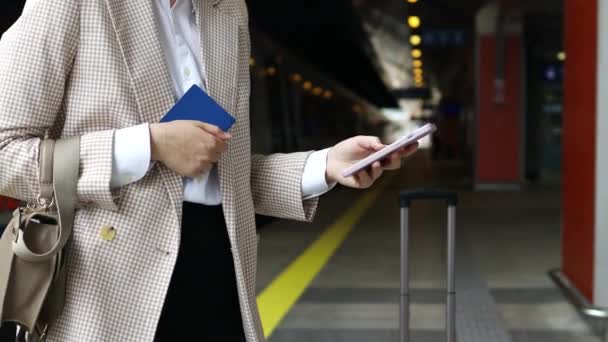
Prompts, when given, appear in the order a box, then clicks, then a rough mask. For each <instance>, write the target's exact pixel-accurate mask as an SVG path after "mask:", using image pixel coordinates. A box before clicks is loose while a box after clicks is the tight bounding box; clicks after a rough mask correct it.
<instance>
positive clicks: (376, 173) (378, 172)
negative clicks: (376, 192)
mask: <svg viewBox="0 0 608 342" xmlns="http://www.w3.org/2000/svg"><path fill="white" fill-rule="evenodd" d="M383 171H384V170H383V169H382V164H381V163H380V162H375V163H374V164H372V168H371V170H370V174H371V180H372V183H373V182H375V181H376V179H378V178H380V176H382V172H383Z"/></svg>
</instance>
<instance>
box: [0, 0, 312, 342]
mask: <svg viewBox="0 0 608 342" xmlns="http://www.w3.org/2000/svg"><path fill="white" fill-rule="evenodd" d="M151 1H152V0H147V1H144V0H128V1H127V0H30V1H29V3H28V6H27V7H26V10H25V11H24V13H23V15H22V16H21V18H20V19H19V20H18V21H17V23H16V24H15V25H14V26H13V27H12V28H11V29H10V30H9V31H7V32H6V33H5V34H4V35H3V37H2V40H1V41H0V195H5V196H10V197H15V198H19V199H22V200H28V201H32V200H34V199H35V197H36V195H37V194H38V192H39V182H38V172H39V171H38V165H37V164H38V162H37V157H38V146H39V143H40V139H41V138H43V137H44V136H45V135H48V136H50V137H53V138H60V137H68V136H75V135H79V136H81V155H80V175H79V180H78V189H77V192H78V193H77V197H78V205H79V209H78V210H77V213H76V219H75V225H74V234H73V237H72V240H71V242H70V244H69V245H68V248H69V259H68V261H67V266H68V275H69V284H68V288H67V302H66V307H65V310H64V312H63V314H62V316H61V318H60V319H59V321H57V322H56V323H55V324H54V325H53V326H52V327H51V331H50V335H49V341H61V342H69V341H74V342H82V341H103V342H108V341H120V342H125V341H137V342H142V341H144V342H145V341H152V340H153V337H154V334H155V331H156V326H157V322H158V319H159V316H160V313H161V309H162V306H163V301H164V298H165V294H166V291H167V288H168V285H169V281H170V278H171V274H172V271H173V267H174V264H175V261H176V257H177V252H178V248H179V236H180V223H181V213H182V199H183V194H182V186H183V185H182V179H181V177H179V176H178V175H176V174H175V173H173V172H172V171H171V170H169V169H168V168H166V167H164V166H163V165H161V164H158V163H157V164H156V165H155V166H154V167H153V168H152V169H151V170H150V172H149V173H148V174H147V175H146V177H145V178H143V179H142V180H141V181H139V182H136V183H134V184H131V185H128V186H126V187H123V188H121V189H118V190H112V189H110V177H111V173H112V149H113V146H112V143H113V134H114V130H116V129H119V128H123V127H128V126H133V125H137V124H139V123H142V122H149V123H153V122H158V121H159V119H160V118H161V116H162V115H163V114H164V113H166V111H167V110H168V109H169V108H170V107H171V106H172V105H173V104H174V101H175V100H174V97H173V95H172V91H171V79H170V76H169V72H168V70H167V65H166V61H165V57H164V54H163V51H162V50H161V45H160V43H159V38H158V30H157V26H156V23H155V21H154V15H153V8H152V5H153V4H152V3H151ZM194 8H195V10H196V13H197V23H198V26H199V30H200V34H201V45H202V50H203V58H204V63H205V65H206V66H207V76H208V83H209V92H210V94H211V95H212V96H213V97H214V98H215V99H216V100H217V101H218V102H219V103H220V104H221V105H222V106H223V107H224V108H226V109H227V110H228V111H229V112H231V113H232V114H234V115H235V116H236V118H237V123H236V125H235V126H234V127H233V129H232V131H231V133H232V135H233V138H232V139H231V141H230V143H229V146H228V150H227V152H226V153H225V154H224V155H223V156H222V159H221V160H220V162H219V172H220V183H221V189H222V194H223V206H224V212H225V217H226V223H227V227H228V232H229V236H230V242H231V244H232V252H233V256H234V263H235V269H236V275H237V280H238V292H239V298H240V303H241V311H242V314H243V324H244V327H245V333H246V336H247V340H248V341H249V342H254V341H264V334H263V331H262V327H261V324H260V318H259V315H258V309H257V306H256V286H255V285H256V263H257V238H256V230H255V221H254V215H255V213H259V214H264V215H271V216H276V217H283V218H289V219H297V220H310V219H311V218H312V217H313V216H314V212H315V208H316V205H317V202H316V200H309V201H302V194H301V177H302V173H303V169H304V165H305V163H306V159H307V157H308V153H295V154H287V155H272V156H258V155H254V156H252V155H251V146H250V145H251V144H250V130H249V96H250V78H249V56H250V40H249V31H248V14H247V9H246V6H245V3H244V1H243V0H194ZM204 225H205V223H204V222H201V229H204V228H205V227H204ZM103 226H112V227H114V228H115V230H116V233H117V234H116V236H115V238H114V239H113V240H112V241H106V240H104V239H102V238H101V236H100V229H101V227H103ZM202 276H209V277H212V276H213V275H211V274H209V275H202ZM190 309H194V310H196V309H197V308H190ZM200 309H201V310H208V309H209V308H200ZM192 329H195V328H194V327H192ZM193 336H205V337H209V338H210V339H211V340H212V335H210V334H209V332H201V331H196V330H193ZM207 340H209V339H207Z"/></svg>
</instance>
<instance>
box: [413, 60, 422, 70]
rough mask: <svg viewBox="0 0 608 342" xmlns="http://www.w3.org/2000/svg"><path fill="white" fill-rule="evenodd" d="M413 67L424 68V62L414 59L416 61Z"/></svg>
mask: <svg viewBox="0 0 608 342" xmlns="http://www.w3.org/2000/svg"><path fill="white" fill-rule="evenodd" d="M412 66H413V67H414V68H422V61H421V60H419V59H414V61H413V62H412Z"/></svg>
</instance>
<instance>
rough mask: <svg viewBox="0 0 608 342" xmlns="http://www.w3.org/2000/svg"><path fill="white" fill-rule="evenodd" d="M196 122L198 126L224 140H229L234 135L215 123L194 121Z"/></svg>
mask: <svg viewBox="0 0 608 342" xmlns="http://www.w3.org/2000/svg"><path fill="white" fill-rule="evenodd" d="M194 122H195V123H196V126H197V127H199V128H200V129H202V130H204V131H205V132H207V133H209V134H212V135H214V136H216V137H218V138H220V139H222V140H228V139H230V138H231V137H232V136H231V135H230V133H227V132H224V131H222V129H221V128H219V127H217V126H215V125H210V124H208V123H204V122H200V121H194Z"/></svg>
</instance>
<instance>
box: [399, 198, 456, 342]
mask: <svg viewBox="0 0 608 342" xmlns="http://www.w3.org/2000/svg"><path fill="white" fill-rule="evenodd" d="M416 200H444V201H446V202H447V205H448V232H447V233H448V249H447V258H448V260H447V293H446V297H447V298H446V300H447V303H446V340H447V341H448V342H456V283H455V276H454V273H455V269H454V267H455V249H456V205H457V204H458V195H457V194H456V193H455V192H449V191H440V190H427V189H421V190H415V191H406V192H402V193H401V194H400V195H399V204H400V207H401V268H402V269H401V304H400V337H401V338H400V341H401V342H409V341H410V279H409V235H410V231H409V209H410V205H411V203H412V201H416Z"/></svg>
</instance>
